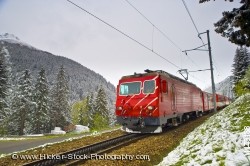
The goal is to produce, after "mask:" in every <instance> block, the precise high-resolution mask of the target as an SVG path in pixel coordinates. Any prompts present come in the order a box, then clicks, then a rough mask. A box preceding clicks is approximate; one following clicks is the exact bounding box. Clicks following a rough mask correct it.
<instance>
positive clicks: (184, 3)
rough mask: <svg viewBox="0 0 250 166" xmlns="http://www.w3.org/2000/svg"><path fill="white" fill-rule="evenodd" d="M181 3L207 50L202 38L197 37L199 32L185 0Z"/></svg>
mask: <svg viewBox="0 0 250 166" xmlns="http://www.w3.org/2000/svg"><path fill="white" fill-rule="evenodd" d="M182 3H183V5H184V7H185V9H186V11H187V13H188V15H189V17H190V19H191V21H192V23H193V25H194V28H195V30H196V32H197V34H198V37H199V38H200V39H201V42H202V44H203V46H204V47H205V48H206V49H207V47H206V45H205V43H204V41H203V39H202V38H201V37H200V35H199V34H200V32H199V30H198V28H197V26H196V24H195V22H194V19H193V17H192V15H191V13H190V11H189V9H188V7H187V4H186V2H185V0H182ZM212 59H213V61H214V66H215V68H216V70H217V72H218V73H219V70H218V67H217V65H216V62H215V60H214V58H212Z"/></svg>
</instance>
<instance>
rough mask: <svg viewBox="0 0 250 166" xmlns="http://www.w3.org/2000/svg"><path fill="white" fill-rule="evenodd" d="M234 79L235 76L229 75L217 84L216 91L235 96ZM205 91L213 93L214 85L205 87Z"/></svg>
mask: <svg viewBox="0 0 250 166" xmlns="http://www.w3.org/2000/svg"><path fill="white" fill-rule="evenodd" d="M232 81H233V76H229V77H227V78H226V79H224V80H223V81H221V82H219V83H217V84H215V90H216V93H219V94H221V95H225V96H228V97H230V98H232V97H233V92H232V89H233V82H232ZM204 91H206V92H209V93H212V87H208V88H206V89H204Z"/></svg>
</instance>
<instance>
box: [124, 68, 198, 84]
mask: <svg viewBox="0 0 250 166" xmlns="http://www.w3.org/2000/svg"><path fill="white" fill-rule="evenodd" d="M156 74H159V75H164V76H167V77H170V78H172V79H175V80H178V81H181V82H183V83H186V84H190V85H193V86H195V87H197V86H196V85H195V84H193V83H191V82H188V81H186V80H183V79H181V78H179V77H176V76H174V75H172V74H170V73H168V72H166V71H163V70H148V69H146V70H145V73H134V74H133V75H127V76H123V77H122V78H121V79H126V78H136V77H141V76H151V75H156ZM197 88H198V87H197ZM199 89H200V88H199Z"/></svg>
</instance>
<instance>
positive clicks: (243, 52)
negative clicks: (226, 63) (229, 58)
mask: <svg viewBox="0 0 250 166" xmlns="http://www.w3.org/2000/svg"><path fill="white" fill-rule="evenodd" d="M249 64H250V54H249V53H248V50H247V49H246V47H241V48H237V49H236V54H235V57H234V64H233V65H232V67H233V70H232V71H233V77H234V84H237V82H238V81H239V80H240V79H242V78H243V77H244V75H245V73H246V70H247V68H248V66H249Z"/></svg>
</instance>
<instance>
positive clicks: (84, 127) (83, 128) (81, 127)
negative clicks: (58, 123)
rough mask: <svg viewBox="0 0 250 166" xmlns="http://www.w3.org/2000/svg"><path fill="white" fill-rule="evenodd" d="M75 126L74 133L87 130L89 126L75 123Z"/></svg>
mask: <svg viewBox="0 0 250 166" xmlns="http://www.w3.org/2000/svg"><path fill="white" fill-rule="evenodd" d="M75 126H76V129H75V132H76V133H81V132H89V127H87V126H83V125H75Z"/></svg>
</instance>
